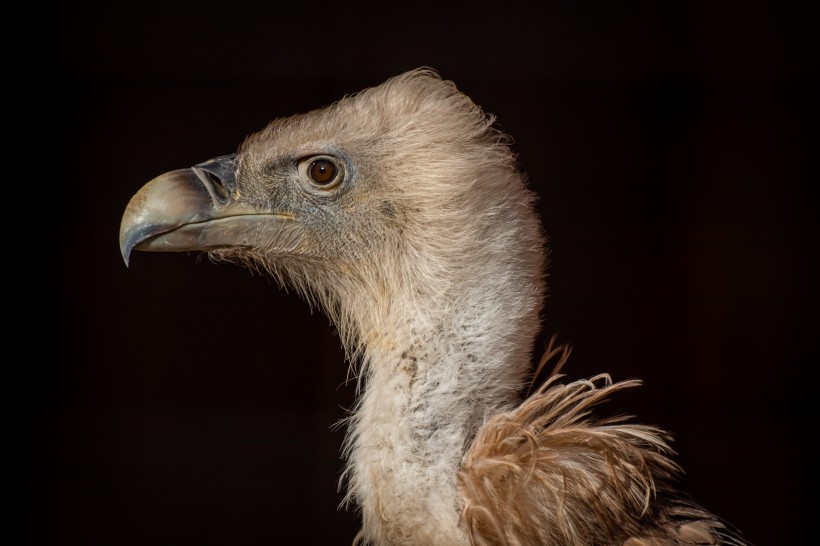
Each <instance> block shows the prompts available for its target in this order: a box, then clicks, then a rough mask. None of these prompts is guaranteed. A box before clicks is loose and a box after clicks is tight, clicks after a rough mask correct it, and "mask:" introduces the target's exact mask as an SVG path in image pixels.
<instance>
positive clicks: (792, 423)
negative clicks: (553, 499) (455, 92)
mask: <svg viewBox="0 0 820 546" xmlns="http://www.w3.org/2000/svg"><path fill="white" fill-rule="evenodd" d="M38 9H40V10H41V11H39V12H38V13H37V14H36V16H37V21H39V23H38V27H39V30H40V31H44V32H43V35H42V38H41V39H40V40H39V46H40V47H42V48H44V49H45V51H46V55H45V57H44V58H42V59H41V61H39V62H38V63H32V64H30V65H28V67H27V70H26V71H24V72H22V73H21V74H24V76H21V77H19V78H18V79H19V80H21V82H20V84H21V86H22V88H23V90H24V94H26V92H27V91H26V90H27V89H29V88H34V87H36V88H37V89H38V91H39V92H41V93H43V94H44V96H43V98H39V97H40V96H39V95H37V96H30V97H28V98H29V99H31V100H29V101H26V102H24V103H21V104H25V106H21V105H17V104H11V105H9V107H8V108H10V109H11V110H14V109H15V108H18V107H19V108H20V109H23V108H25V109H26V110H25V111H26V113H27V114H28V115H29V116H30V119H31V120H32V121H31V123H29V124H28V127H27V129H28V132H24V133H23V136H21V137H20V139H19V140H20V142H19V144H18V145H17V147H18V148H26V147H28V149H34V150H35V151H36V153H35V154H33V156H34V157H31V158H29V159H28V160H27V163H26V165H25V168H26V173H27V175H26V176H25V178H24V180H22V181H20V180H18V181H17V182H15V183H14V184H13V185H11V184H9V185H7V192H8V193H9V194H8V196H7V197H9V198H13V199H15V202H19V199H20V196H21V195H22V196H24V197H25V200H24V202H25V203H26V206H25V207H21V208H23V209H24V210H25V211H26V212H27V214H28V216H27V218H29V219H32V218H34V219H35V220H36V221H31V220H29V221H27V224H28V225H31V228H30V229H31V230H33V229H34V227H35V226H39V227H40V229H41V233H38V234H36V235H35V234H34V232H33V231H26V234H27V238H26V241H25V242H24V246H25V247H26V248H27V249H28V250H29V251H32V256H31V257H18V258H15V259H16V260H17V263H18V264H20V263H23V264H24V265H18V266H17V268H18V269H21V270H23V271H24V275H38V277H36V278H38V279H40V278H45V280H43V281H39V280H38V281H37V283H38V284H37V292H36V294H37V298H36V299H35V301H36V302H37V303H33V304H30V305H25V306H23V307H22V308H21V309H19V310H17V311H16V314H15V315H14V320H13V323H14V326H13V327H12V328H10V329H9V330H8V331H9V332H11V335H13V336H17V335H19V336H21V337H19V338H18V339H16V340H12V341H14V342H16V346H18V347H20V348H21V349H22V351H21V352H19V353H18V356H16V357H14V362H13V366H12V368H11V369H13V370H14V372H12V373H15V374H16V373H21V374H22V375H21V377H20V378H19V379H18V378H17V376H16V375H12V376H10V379H11V381H10V391H11V392H9V398H10V399H11V398H13V397H14V395H19V394H23V396H22V397H20V398H22V399H23V400H24V402H18V403H16V404H15V406H14V411H13V413H10V414H9V415H10V416H12V421H13V422H14V423H15V424H20V423H21V424H22V426H21V429H22V438H23V440H22V442H21V443H20V444H19V445H21V446H22V449H21V454H22V458H23V462H22V465H21V467H20V468H21V472H20V474H21V476H22V477H23V481H24V485H25V487H24V492H23V496H22V502H21V503H20V505H21V506H22V509H23V514H22V517H21V519H20V521H22V522H23V524H24V533H25V537H26V540H25V542H26V543H28V544H84V545H110V544H140V545H141V544H152V545H158V544H225V543H227V544H349V543H350V541H351V539H352V538H353V536H354V534H355V532H356V530H357V529H358V522H357V518H356V515H355V513H354V512H351V511H344V510H337V505H338V504H339V501H340V500H341V494H340V493H337V491H336V481H337V477H338V474H339V471H340V468H341V462H340V458H339V448H340V445H341V442H342V438H343V434H344V429H343V428H340V429H337V428H333V425H334V423H336V422H337V421H338V420H339V419H341V418H343V417H344V416H345V415H346V413H345V409H344V408H347V407H350V405H351V403H352V396H353V391H354V387H353V385H344V380H345V376H346V364H345V363H344V362H343V355H342V353H341V350H340V347H339V342H338V339H337V338H336V337H335V334H334V331H333V329H332V327H331V325H330V324H329V323H328V320H327V319H326V318H325V317H324V316H323V315H321V314H320V313H313V314H312V313H311V311H310V309H309V308H308V306H307V305H306V304H305V303H304V302H302V301H300V300H299V299H298V298H297V297H296V296H294V295H293V294H288V293H286V292H283V291H281V290H279V289H278V288H277V287H276V286H275V285H274V284H273V283H272V282H271V281H269V280H268V279H266V278H265V277H263V276H259V275H253V274H251V273H249V272H248V271H246V270H244V269H240V268H237V267H232V266H226V265H221V266H216V265H213V264H211V263H210V262H209V261H208V260H207V259H204V258H201V257H197V256H196V255H194V254H192V255H186V254H143V253H137V254H136V255H134V257H133V259H132V265H131V267H130V268H126V267H125V266H124V264H123V262H122V258H121V257H120V254H119V249H118V244H117V237H118V229H119V222H120V218H121V215H122V212H123V210H124V208H125V205H126V203H127V202H128V200H129V198H130V197H131V195H132V194H133V193H134V192H136V191H137V189H139V187H140V186H141V185H142V184H144V183H145V182H147V181H148V180H150V179H151V178H153V177H155V176H157V175H158V174H160V173H163V172H165V171H168V170H171V169H176V168H182V167H188V166H190V165H193V164H195V163H198V162H200V161H203V160H205V159H208V158H211V157H214V156H217V155H222V154H225V153H230V152H232V151H233V150H234V149H235V148H236V147H237V145H238V144H239V143H240V142H241V140H242V139H243V138H244V137H245V136H246V135H248V134H249V133H252V132H254V131H256V130H259V129H261V128H262V127H263V126H264V125H265V124H266V123H267V122H268V121H270V120H272V119H274V118H276V117H279V116H284V115H289V114H293V113H296V112H302V111H306V110H309V109H313V108H317V107H321V106H324V105H326V104H328V103H330V102H332V101H334V100H336V99H338V98H340V97H341V96H342V95H343V94H345V93H352V92H355V91H358V90H360V89H361V88H363V87H367V86H372V85H377V84H379V83H381V82H382V81H383V80H384V79H386V78H387V77H390V76H393V75H395V74H398V73H400V72H403V71H405V70H408V69H411V68H415V67H418V66H422V65H427V66H432V67H434V68H436V69H437V70H438V71H439V72H440V73H441V74H442V76H443V77H444V78H446V79H452V80H454V81H455V82H456V84H457V85H458V87H459V88H460V89H462V90H463V91H464V92H466V93H467V94H468V95H470V96H471V97H472V98H473V100H474V101H475V102H476V103H478V104H480V105H481V106H482V107H484V109H485V110H487V111H488V112H491V113H493V114H495V115H496V116H497V117H498V122H499V125H500V127H501V128H502V129H503V130H505V131H507V132H508V133H509V134H511V135H512V136H513V137H514V138H515V150H516V152H517V153H518V154H519V159H520V164H521V167H522V169H523V170H525V171H526V172H527V173H528V175H529V177H530V181H531V185H532V187H533V188H534V189H535V190H536V191H537V192H538V194H539V195H540V196H541V197H540V202H539V207H540V210H541V213H542V216H543V222H544V227H545V230H546V231H547V233H548V234H549V237H550V247H551V266H550V270H549V283H550V294H549V298H548V300H547V302H546V306H545V312H544V335H543V336H542V337H541V339H540V340H539V341H538V347H537V348H536V351H537V352H539V351H540V350H541V348H543V346H544V343H545V341H546V340H547V339H548V338H549V336H550V335H551V334H553V333H557V334H559V336H560V340H562V341H565V342H568V343H570V344H571V345H573V347H574V352H573V357H572V359H571V361H570V364H569V366H568V368H567V369H566V372H567V373H568V375H569V377H570V378H571V379H578V378H582V377H586V376H589V375H592V374H595V373H599V372H602V371H606V372H609V373H610V374H611V375H612V376H613V378H614V379H616V380H621V379H627V378H633V377H639V378H641V379H643V380H644V382H645V385H644V387H642V388H641V389H639V390H637V391H634V392H631V393H625V394H622V395H620V396H619V397H618V398H617V399H616V400H613V401H612V402H611V403H610V404H609V405H607V406H606V409H607V410H608V411H612V412H617V411H626V412H629V413H634V414H637V415H638V416H639V420H640V421H642V422H646V423H651V424H657V425H660V426H661V427H663V428H666V429H668V430H670V431H671V432H672V433H673V434H674V436H675V443H674V447H675V448H676V449H677V450H678V451H679V455H678V456H677V460H678V461H679V462H680V463H681V464H682V465H683V467H684V469H685V471H686V475H685V476H684V478H683V480H682V482H683V483H682V485H683V487H684V488H685V489H686V490H688V491H689V492H690V493H692V494H693V496H694V497H695V498H696V499H698V500H699V501H700V502H701V503H702V504H703V505H704V506H706V507H707V508H710V509H712V510H714V511H715V512H716V513H718V514H720V515H722V516H724V517H725V518H727V519H728V520H729V521H731V522H733V523H734V524H735V525H736V526H738V527H739V528H740V529H741V530H742V531H744V532H745V534H746V535H747V537H748V538H749V539H750V540H751V541H753V542H756V543H758V544H798V543H806V542H808V536H809V535H808V528H809V527H810V526H812V527H813V524H812V525H810V524H809V521H810V518H813V517H814V516H815V515H816V509H817V506H816V503H814V502H813V500H812V496H811V495H810V484H811V483H813V482H815V481H816V472H815V469H814V467H815V466H816V464H817V461H818V452H817V449H816V448H815V447H813V442H810V440H812V436H813V435H814V434H815V432H816V430H817V420H816V419H817V410H816V406H815V404H814V402H813V398H814V397H815V396H816V394H815V393H816V383H815V382H814V375H815V372H814V369H815V367H816V366H817V364H818V361H817V351H816V326H817V318H816V317H817V311H816V309H817V307H816V299H815V295H816V294H815V286H814V285H815V284H816V278H815V277H814V273H813V272H812V268H813V266H814V263H813V262H814V258H815V256H816V251H817V248H818V246H817V243H818V238H817V231H816V229H815V228H816V225H817V221H816V217H817V211H816V209H817V203H816V201H813V200H812V199H810V195H811V194H810V192H809V190H810V189H811V186H812V185H815V184H816V183H817V178H816V176H811V175H810V174H809V171H808V169H807V168H806V165H807V161H808V159H809V158H810V157H809V156H812V155H816V152H815V149H814V147H812V148H810V147H809V140H808V139H807V138H806V136H808V135H809V133H810V129H811V130H813V129H814V127H815V125H814V121H813V120H812V119H811V118H810V117H809V113H810V108H809V107H810V106H811V105H812V103H814V102H815V101H816V99H817V91H818V89H817V86H816V80H815V72H814V69H813V67H812V66H811V63H812V61H813V60H814V56H813V54H812V53H811V50H810V49H809V37H810V33H811V32H815V31H816V29H815V28H813V26H814V25H813V23H812V20H813V19H812V16H810V14H808V13H806V12H802V11H799V10H797V9H796V8H795V7H794V6H791V5H789V4H788V3H775V2H768V3H766V2H742V3H741V2H729V3H726V2H705V1H704V2H646V3H631V2H630V3H621V2H599V3H594V4H593V3H588V2H545V3H543V4H542V5H541V6H539V7H538V8H537V9H536V8H535V7H533V8H527V9H524V8H522V7H518V6H517V4H515V3H511V2H503V3H498V4H497V5H495V6H493V7H482V6H481V5H480V4H474V5H471V7H469V8H465V9H464V10H458V9H456V8H452V7H446V8H445V7H444V6H443V5H442V4H434V5H432V6H422V5H419V4H416V5H415V6H414V7H399V6H397V5H392V4H382V3H375V2H372V3H358V4H342V3H340V4H335V5H320V4H317V3H309V4H306V5H304V6H303V7H300V6H298V5H296V3H294V4H293V5H284V4H282V5H279V4H277V3H275V2H272V3H266V4H261V3H257V4H242V3H236V2H235V3H230V4H215V3H208V2H200V3H191V4H189V5H182V4H174V5H163V4H155V5H154V4H150V3H141V4H139V5H137V4H135V5H133V6H132V7H124V6H114V5H104V4H101V5H97V6H92V5H89V4H84V3H80V4H78V3H65V4H44V5H38ZM14 24H15V23H14V22H12V21H7V25H14ZM17 53H19V52H15V51H11V54H12V55H16V54H17ZM29 86H30V87H29ZM13 113H14V112H12V114H13ZM32 143H33V144H34V146H32ZM7 160H8V156H7ZM44 172H45V173H46V176H43V173H44ZM29 240H31V241H33V242H35V243H36V244H28V242H29ZM22 290H23V288H18V286H16V285H13V286H9V291H10V296H11V297H14V296H15V293H16V292H18V291H20V293H19V294H17V295H22ZM26 336H36V339H37V340H42V341H33V339H35V338H34V337H26ZM27 340H28V341H27Z"/></svg>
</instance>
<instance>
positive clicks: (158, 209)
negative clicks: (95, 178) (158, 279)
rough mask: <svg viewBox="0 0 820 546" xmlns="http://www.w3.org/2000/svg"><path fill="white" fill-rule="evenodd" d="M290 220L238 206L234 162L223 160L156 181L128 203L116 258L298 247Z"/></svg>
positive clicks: (296, 225)
mask: <svg viewBox="0 0 820 546" xmlns="http://www.w3.org/2000/svg"><path fill="white" fill-rule="evenodd" d="M300 233H301V231H300V229H299V223H298V222H296V221H295V220H294V219H293V217H292V216H291V215H288V214H283V213H277V212H275V211H269V210H259V209H258V208H257V207H254V206H250V205H248V204H246V203H243V202H242V201H241V200H240V199H239V196H238V193H237V191H236V158H235V156H234V155H228V156H222V157H218V158H216V159H212V160H209V161H206V162H204V163H200V164H199V165H196V166H194V167H191V168H190V169H180V170H176V171H171V172H168V173H165V174H163V175H160V176H159V177H157V178H155V179H153V180H151V181H150V182H148V183H147V184H146V185H145V186H143V187H142V188H141V189H140V190H139V191H138V192H137V193H136V195H134V196H133V197H132V198H131V200H130V201H129V203H128V205H127V206H126V208H125V213H124V214H123V217H122V223H121V224H120V252H122V257H123V259H124V260H125V264H126V265H128V262H129V258H130V256H131V251H133V250H144V251H153V252H183V251H190V250H203V251H207V250H215V249H219V248H230V247H245V248H249V247H257V248H266V249H271V248H276V249H279V250H281V251H290V252H292V251H294V250H295V249H296V248H297V247H298V246H299V241H300V239H301V237H300Z"/></svg>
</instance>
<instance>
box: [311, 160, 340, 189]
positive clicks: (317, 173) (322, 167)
mask: <svg viewBox="0 0 820 546" xmlns="http://www.w3.org/2000/svg"><path fill="white" fill-rule="evenodd" d="M335 177H336V165H334V164H333V163H331V162H330V161H328V160H326V159H317V160H316V161H314V162H313V163H311V164H310V178H311V179H313V181H314V182H316V183H317V184H327V183H329V182H332V181H333V179H334V178H335Z"/></svg>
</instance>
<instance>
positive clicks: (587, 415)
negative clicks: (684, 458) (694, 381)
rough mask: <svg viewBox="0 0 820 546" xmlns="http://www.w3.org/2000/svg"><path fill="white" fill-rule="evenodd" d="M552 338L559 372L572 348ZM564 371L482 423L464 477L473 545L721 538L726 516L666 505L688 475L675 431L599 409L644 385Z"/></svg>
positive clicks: (634, 545) (551, 353)
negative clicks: (565, 375) (676, 483)
mask: <svg viewBox="0 0 820 546" xmlns="http://www.w3.org/2000/svg"><path fill="white" fill-rule="evenodd" d="M553 343H554V339H553V342H551V344H550V347H549V348H548V350H547V351H546V353H545V357H546V359H542V362H541V364H540V365H539V370H540V368H543V366H544V364H545V361H546V360H548V359H553V358H557V363H556V365H555V368H554V371H557V370H560V368H561V367H562V366H563V365H564V363H565V362H566V360H567V358H568V357H569V348H567V347H557V348H555V347H553ZM561 377H562V376H561V375H558V374H556V373H553V374H552V375H551V376H550V377H549V379H548V380H547V381H546V382H545V383H544V384H543V385H542V386H541V387H540V388H539V389H538V390H536V391H535V393H533V394H532V395H531V396H530V397H529V398H528V399H527V400H525V401H524V402H523V403H522V404H521V405H520V406H519V407H517V408H515V409H514V410H512V411H509V412H507V413H502V414H499V415H496V416H494V417H492V418H491V419H490V420H489V421H487V423H486V424H484V426H482V427H481V428H480V429H479V431H478V433H477V435H476V437H475V440H474V441H473V444H472V446H471V448H470V449H469V451H468V452H467V454H466V456H465V460H464V465H463V468H462V469H461V472H460V473H459V480H460V485H461V488H462V492H463V495H464V498H465V504H464V510H463V518H464V522H465V525H466V527H467V529H468V534H469V536H470V540H471V543H472V544H474V545H504V546H519V545H521V546H523V545H532V544H629V545H630V546H639V545H645V546H651V545H656V544H657V545H661V544H718V543H720V538H721V535H720V533H721V532H724V533H725V532H727V531H726V526H725V524H724V523H723V522H721V521H719V520H718V519H716V518H714V517H713V516H711V515H709V514H708V513H707V512H706V511H704V510H702V509H700V508H699V507H697V506H696V505H694V504H691V503H688V502H686V501H683V500H677V499H675V500H673V501H672V502H671V503H668V504H667V502H668V501H667V497H668V496H669V494H670V491H671V489H670V488H669V487H668V483H669V481H670V480H672V479H674V478H675V476H676V475H677V474H678V473H679V472H680V469H679V467H678V466H677V465H676V464H675V463H674V462H672V461H671V460H670V459H669V458H668V456H667V455H671V454H673V453H674V452H673V451H672V449H671V448H670V447H669V445H668V440H669V437H668V435H666V434H665V433H664V432H663V431H662V430H660V429H658V428H655V427H651V426H644V425H636V424H630V423H627V422H626V419H627V418H626V417H616V418H608V419H598V418H596V417H594V416H593V415H592V413H591V411H592V409H593V408H594V407H595V406H597V405H598V404H600V403H602V402H604V401H606V399H607V398H608V397H609V396H610V395H612V394H613V393H615V392H618V391H621V390H623V389H627V388H632V387H635V386H638V385H639V384H640V382H639V381H634V380H633V381H623V382H620V383H613V382H612V381H611V379H610V377H609V376H608V375H607V374H601V375H597V376H595V377H593V378H591V379H589V380H582V381H575V382H572V383H569V384H562V383H560V379H561ZM704 518H706V519H704ZM680 520H682V522H681V521H680ZM728 537H731V534H730V535H728ZM722 538H723V539H724V540H725V542H724V543H727V544H732V543H734V542H731V541H730V540H727V536H723V537H722ZM736 543H737V544H740V542H739V541H738V542H736Z"/></svg>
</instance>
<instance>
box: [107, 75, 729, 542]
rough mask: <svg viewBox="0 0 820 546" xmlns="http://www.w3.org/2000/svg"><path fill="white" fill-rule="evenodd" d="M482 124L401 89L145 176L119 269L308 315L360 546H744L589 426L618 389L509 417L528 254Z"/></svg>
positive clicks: (624, 441) (633, 445) (502, 142)
mask: <svg viewBox="0 0 820 546" xmlns="http://www.w3.org/2000/svg"><path fill="white" fill-rule="evenodd" d="M493 122H494V120H493V118H492V117H491V116H488V115H486V114H485V113H484V112H483V111H482V110H481V109H480V108H479V107H478V106H476V105H475V104H474V103H473V102H472V101H471V100H470V99H469V98H468V97H466V96H465V95H464V94H462V93H460V92H459V91H458V90H457V88H456V87H455V85H454V84H453V83H452V82H448V81H443V80H441V79H440V78H439V77H438V75H437V74H435V73H434V72H433V71H430V70H425V69H421V70H415V71H411V72H408V73H406V74H402V75H400V76H397V77H395V78H392V79H390V80H388V81H387V82H385V83H384V84H382V85H380V86H378V87H375V88H372V89H368V90H365V91H363V92H361V93H358V94H357V95H354V96H350V97H345V98H344V99H342V100H340V101H339V102H337V103H335V104H334V105H332V106H330V107H328V108H325V109H322V110H317V111H314V112H309V113H307V114H302V115H298V116H293V117H291V118H286V119H281V120H277V121H275V122H273V123H272V124H270V125H269V126H268V127H267V128H266V129H264V130H263V131H261V132H259V133H258V134H256V135H252V136H251V137H249V138H248V140H247V141H246V142H245V143H244V144H243V145H242V146H241V147H240V149H239V151H238V152H237V153H236V154H235V155H230V156H224V157H222V158H217V159H216V160H212V161H210V162H206V163H203V164H200V165H198V166H195V167H194V168H191V169H183V170H179V171H174V172H172V173H168V174H166V175H163V176H161V177H159V178H157V179H155V180H153V181H151V182H150V183H149V184H147V185H146V186H145V187H144V188H143V189H141V190H140V191H139V192H138V194H137V195H135V196H134V198H133V199H132V201H131V203H129V205H128V207H127V209H126V212H125V215H124V217H123V223H122V227H121V232H120V245H121V249H122V251H123V255H124V257H125V258H126V261H127V260H128V259H129V256H130V253H131V251H132V250H133V249H138V250H156V251H181V250H204V251H208V252H209V253H210V255H211V256H212V257H213V258H214V259H218V260H230V261H237V262H240V263H243V264H246V265H248V266H250V267H254V268H262V269H265V270H267V271H268V272H270V273H271V274H272V275H273V276H274V277H275V278H277V279H278V280H279V281H280V282H282V283H283V284H285V283H286V284H288V285H290V286H293V287H295V288H296V289H298V290H299V292H300V293H301V294H302V295H303V296H304V297H306V298H307V299H309V300H310V301H311V302H313V303H316V304H318V305H320V306H321V307H322V308H323V309H324V310H325V311H326V312H327V313H328V315H329V316H330V317H331V318H332V319H333V321H334V323H335V324H336V326H337V327H338V330H339V333H340V335H341V338H342V341H343V343H344V345H345V347H346V349H347V351H348V354H349V356H350V358H351V360H352V361H353V362H354V364H355V365H357V366H360V368H359V374H360V377H361V384H360V392H359V401H358V404H357V406H356V408H355V411H354V414H353V415H352V416H351V418H350V420H349V433H348V437H347V443H346V448H345V455H346V458H347V471H346V472H345V476H344V479H345V480H346V484H347V487H348V500H349V502H350V503H352V504H353V505H355V506H356V507H357V508H359V509H360V510H361V514H362V519H363V528H362V533H361V536H360V538H361V540H362V541H363V542H365V543H369V544H378V545H402V544H403V545H411V544H426V545H439V544H440V545H458V544H505V545H529V544H629V545H631V546H637V545H640V544H646V545H650V544H657V545H661V544H743V543H744V542H743V540H742V539H741V538H740V536H739V535H738V534H737V532H736V531H734V530H732V529H731V528H730V527H729V526H728V524H726V523H724V522H722V521H721V520H720V519H719V518H717V517H715V516H713V515H712V514H710V513H708V512H707V511H706V510H704V509H702V508H701V507H699V506H697V505H696V504H694V503H693V502H692V501H690V500H688V499H686V498H685V497H684V496H683V495H682V494H680V493H678V492H677V491H675V489H674V487H673V485H672V484H673V481H674V477H675V474H676V473H677V472H678V468H677V466H676V465H675V463H674V462H672V461H671V460H670V459H669V455H670V454H671V452H670V450H669V447H668V445H667V444H666V437H665V435H664V433H663V432H661V431H660V430H658V429H655V428H652V427H647V426H641V425H635V424H630V423H628V422H626V421H623V420H617V419H604V420H600V419H597V418H595V417H594V416H593V415H592V414H591V412H590V410H591V409H592V408H593V406H595V405H597V404H598V403H600V402H601V401H603V400H604V399H605V398H606V397H607V396H609V395H610V394H611V393H613V392H616V391H618V390H620V389H623V388H627V387H631V386H634V385H635V383H634V382H626V383H615V384H613V383H611V381H610V380H609V377H608V376H606V375H601V376H598V377H595V378H592V379H590V380H588V381H578V382H574V383H569V384H563V383H561V378H560V376H558V375H553V376H552V377H551V378H550V379H549V380H548V381H547V383H546V384H545V385H544V386H542V387H541V388H539V389H538V390H537V391H536V392H535V393H534V394H532V395H531V396H529V397H528V398H526V399H525V400H523V401H522V400H521V395H520V393H521V391H522V387H523V386H524V385H525V383H526V380H527V378H528V377H529V376H530V375H531V373H532V372H531V369H530V368H531V366H530V362H531V360H530V356H531V350H532V349H531V348H532V344H533V340H534V337H535V335H536V334H537V332H538V328H539V327H540V320H539V314H540V309H541V304H542V297H543V293H544V278H543V276H544V267H545V252H544V240H543V236H542V233H541V227H540V221H539V219H538V217H537V215H536V213H535V209H534V206H533V200H534V196H533V195H532V193H531V192H530V191H529V190H528V189H527V188H526V184H525V181H524V178H523V176H522V175H521V173H520V172H519V171H518V170H517V168H516V165H515V158H514V155H513V154H512V152H511V150H510V147H509V142H508V139H507V138H506V137H505V136H504V135H503V134H502V133H500V132H499V131H498V130H496V129H495V128H494V127H493ZM567 354H568V353H567V352H561V350H559V349H555V348H553V347H551V349H550V351H548V355H547V356H548V357H550V358H551V357H558V360H559V362H560V363H561V364H562V363H563V362H564V360H565V359H566V356H567Z"/></svg>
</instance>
